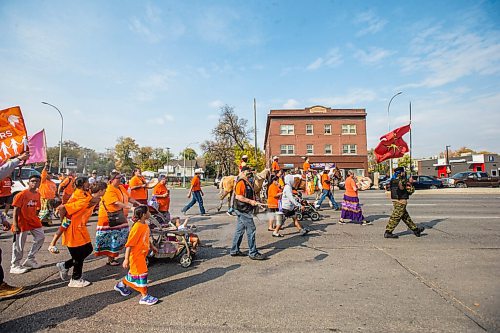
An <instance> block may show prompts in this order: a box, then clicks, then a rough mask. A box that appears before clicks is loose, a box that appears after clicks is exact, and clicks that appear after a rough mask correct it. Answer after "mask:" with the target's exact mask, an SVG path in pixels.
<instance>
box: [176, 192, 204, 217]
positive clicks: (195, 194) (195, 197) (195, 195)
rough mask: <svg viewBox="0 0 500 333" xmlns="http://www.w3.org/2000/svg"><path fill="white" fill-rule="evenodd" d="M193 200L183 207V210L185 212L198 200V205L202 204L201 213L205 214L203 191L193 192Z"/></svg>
mask: <svg viewBox="0 0 500 333" xmlns="http://www.w3.org/2000/svg"><path fill="white" fill-rule="evenodd" d="M191 195H192V197H191V201H190V202H189V203H188V204H187V205H186V207H184V208H182V212H183V213H185V212H187V210H188V209H189V208H191V207H193V205H194V204H195V203H196V202H198V206H200V213H201V214H205V207H203V198H202V196H201V191H194V192H193V193H191Z"/></svg>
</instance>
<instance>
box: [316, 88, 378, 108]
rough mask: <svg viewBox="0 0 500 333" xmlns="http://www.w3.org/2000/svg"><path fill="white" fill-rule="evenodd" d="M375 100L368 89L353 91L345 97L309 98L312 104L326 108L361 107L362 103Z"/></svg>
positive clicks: (375, 95)
mask: <svg viewBox="0 0 500 333" xmlns="http://www.w3.org/2000/svg"><path fill="white" fill-rule="evenodd" d="M376 98H377V94H376V93H375V92H374V91H373V90H368V89H354V90H351V91H349V92H348V93H347V94H346V95H341V96H332V97H317V98H311V99H310V101H311V102H312V103H313V104H319V105H324V106H327V107H333V108H336V107H339V106H348V107H356V108H358V107H362V106H361V105H360V104H362V103H363V102H371V101H373V100H375V99H376Z"/></svg>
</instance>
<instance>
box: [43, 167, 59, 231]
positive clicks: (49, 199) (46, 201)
mask: <svg viewBox="0 0 500 333" xmlns="http://www.w3.org/2000/svg"><path fill="white" fill-rule="evenodd" d="M48 168H49V165H48V164H47V163H45V167H44V168H43V170H42V175H41V177H42V178H41V181H40V187H39V188H38V192H40V200H41V205H42V208H41V209H40V213H39V214H38V217H39V218H40V220H41V221H42V224H46V225H52V220H51V219H50V216H51V214H52V211H53V210H54V199H55V198H56V192H57V185H56V183H54V182H53V181H52V179H51V177H50V174H49V173H48Z"/></svg>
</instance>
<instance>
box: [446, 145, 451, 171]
mask: <svg viewBox="0 0 500 333" xmlns="http://www.w3.org/2000/svg"><path fill="white" fill-rule="evenodd" d="M450 147H451V146H446V177H449V175H450V172H449V171H448V170H450V171H451V165H450V155H449V153H448V148H450Z"/></svg>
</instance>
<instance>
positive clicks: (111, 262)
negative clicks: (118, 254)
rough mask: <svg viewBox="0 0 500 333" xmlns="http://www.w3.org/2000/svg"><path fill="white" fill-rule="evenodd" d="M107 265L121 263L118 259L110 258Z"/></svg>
mask: <svg viewBox="0 0 500 333" xmlns="http://www.w3.org/2000/svg"><path fill="white" fill-rule="evenodd" d="M106 265H109V266H119V265H120V263H119V262H118V260H116V259H112V260H108V262H107V263H106Z"/></svg>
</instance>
